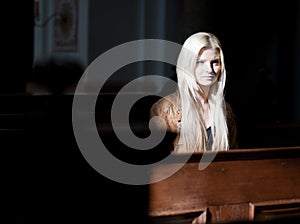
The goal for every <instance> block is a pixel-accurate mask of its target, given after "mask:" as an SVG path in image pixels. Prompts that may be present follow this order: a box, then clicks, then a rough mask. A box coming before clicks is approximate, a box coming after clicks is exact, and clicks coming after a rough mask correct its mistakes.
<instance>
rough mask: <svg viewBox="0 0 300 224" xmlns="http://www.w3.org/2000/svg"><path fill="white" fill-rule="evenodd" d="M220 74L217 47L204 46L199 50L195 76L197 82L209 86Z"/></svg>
mask: <svg viewBox="0 0 300 224" xmlns="http://www.w3.org/2000/svg"><path fill="white" fill-rule="evenodd" d="M220 74H221V60H220V53H219V51H218V50H217V49H211V48H204V49H202V50H201V51H200V52H199V55H198V58H197V61H196V68H195V78H196V81H197V83H198V84H200V85H202V86H211V85H213V84H214V83H215V82H216V81H217V80H218V78H219V76H220Z"/></svg>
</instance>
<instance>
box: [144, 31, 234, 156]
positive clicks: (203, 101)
mask: <svg viewBox="0 0 300 224" xmlns="http://www.w3.org/2000/svg"><path fill="white" fill-rule="evenodd" d="M176 73H177V81H178V89H177V91H176V92H174V93H172V94H170V95H168V96H166V97H164V98H161V99H160V100H158V101H157V102H156V103H154V104H153V106H152V108H151V111H150V117H151V118H153V117H154V116H158V117H157V118H161V119H160V121H161V122H159V123H158V124H157V125H158V126H159V127H160V128H166V129H167V131H169V132H175V133H178V135H177V137H176V139H175V141H174V151H175V152H183V153H185V152H194V151H196V152H197V151H207V150H212V151H224V150H229V149H231V148H237V142H236V125H235V120H234V116H233V113H232V109H231V107H230V105H229V104H228V103H227V102H225V100H224V87H225V81H226V69H225V63H224V55H223V51H222V48H221V44H220V41H219V40H218V38H217V37H216V36H215V35H213V34H211V33H205V32H199V33H195V34H193V35H191V36H190V37H188V38H187V39H186V41H185V42H184V44H183V47H182V49H181V52H180V54H179V57H178V60H177V66H176Z"/></svg>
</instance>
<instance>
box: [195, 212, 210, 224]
mask: <svg viewBox="0 0 300 224" xmlns="http://www.w3.org/2000/svg"><path fill="white" fill-rule="evenodd" d="M206 222H207V209H205V210H204V212H202V213H201V215H199V216H198V217H196V218H195V219H194V220H193V222H192V224H205V223H206Z"/></svg>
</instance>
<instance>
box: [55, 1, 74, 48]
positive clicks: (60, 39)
mask: <svg viewBox="0 0 300 224" xmlns="http://www.w3.org/2000/svg"><path fill="white" fill-rule="evenodd" d="M54 10H55V13H56V19H55V21H54V29H53V51H54V52H76V51H77V50H78V0H54Z"/></svg>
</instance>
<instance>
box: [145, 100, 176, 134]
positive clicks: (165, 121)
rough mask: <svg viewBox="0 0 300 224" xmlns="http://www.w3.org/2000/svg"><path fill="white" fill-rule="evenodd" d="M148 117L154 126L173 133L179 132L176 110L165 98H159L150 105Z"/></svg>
mask: <svg viewBox="0 0 300 224" xmlns="http://www.w3.org/2000/svg"><path fill="white" fill-rule="evenodd" d="M150 119H151V120H152V122H153V125H154V126H155V128H158V129H165V130H167V131H169V132H174V133H178V132H179V125H178V122H179V121H180V119H179V115H178V110H177V109H176V107H175V105H174V104H173V103H172V102H171V101H169V100H168V99H166V98H161V99H160V100H158V101H157V102H156V103H154V104H153V105H152V107H151V110H150Z"/></svg>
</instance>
